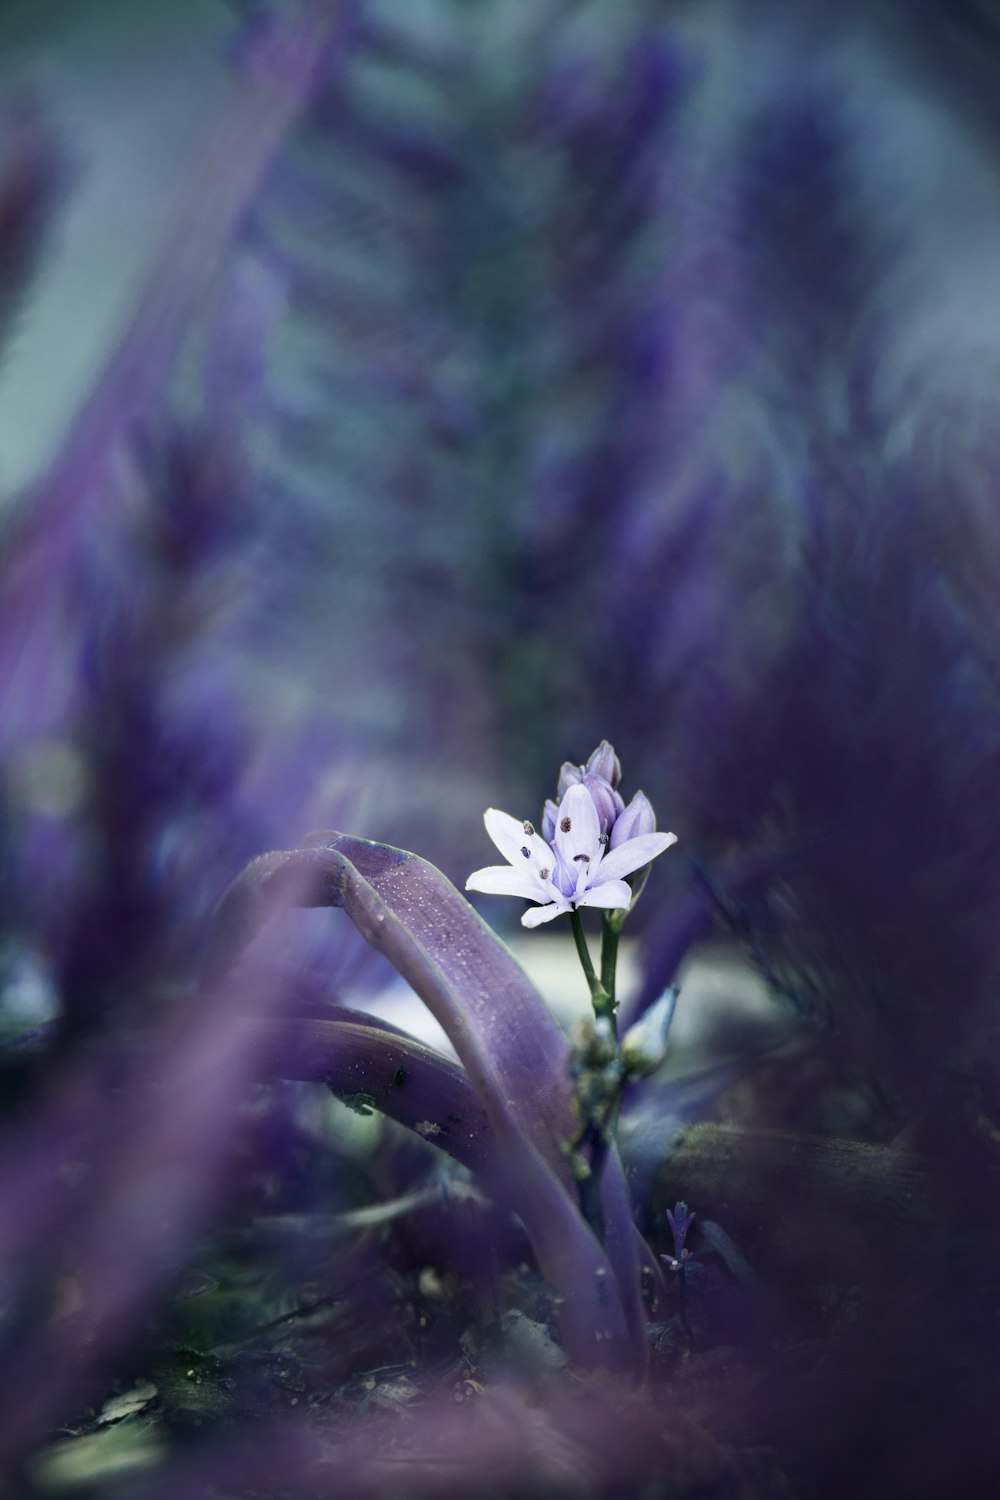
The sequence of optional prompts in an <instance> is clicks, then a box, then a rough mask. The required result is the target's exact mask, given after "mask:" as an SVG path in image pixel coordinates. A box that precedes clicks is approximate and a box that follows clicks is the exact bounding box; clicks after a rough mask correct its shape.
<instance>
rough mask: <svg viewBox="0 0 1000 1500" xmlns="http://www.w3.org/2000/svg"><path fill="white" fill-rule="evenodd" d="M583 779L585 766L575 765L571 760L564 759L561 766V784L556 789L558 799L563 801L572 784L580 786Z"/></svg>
mask: <svg viewBox="0 0 1000 1500" xmlns="http://www.w3.org/2000/svg"><path fill="white" fill-rule="evenodd" d="M582 780H583V767H582V766H574V764H573V762H572V761H571V760H564V761H563V763H562V765H561V766H560V768H559V785H558V789H557V791H556V799H557V801H559V802H561V801H562V799H563V798H564V797H565V795H566V793H567V792H568V791H569V789H570V787H571V786H579V784H580V782H581V781H582Z"/></svg>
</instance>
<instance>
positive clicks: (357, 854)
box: [207, 833, 645, 1368]
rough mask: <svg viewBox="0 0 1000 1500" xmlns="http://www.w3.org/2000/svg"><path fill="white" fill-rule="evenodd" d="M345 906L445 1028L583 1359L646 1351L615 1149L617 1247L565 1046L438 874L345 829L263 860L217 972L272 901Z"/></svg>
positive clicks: (224, 941) (492, 939) (241, 899)
mask: <svg viewBox="0 0 1000 1500" xmlns="http://www.w3.org/2000/svg"><path fill="white" fill-rule="evenodd" d="M275 904H276V905H282V906H283V905H289V904H294V905H301V906H315V905H329V906H340V907H342V908H343V909H344V910H345V911H346V912H347V914H348V916H349V917H350V918H351V920H352V921H353V922H354V924H355V926H356V927H357V928H358V930H359V931H360V932H361V933H362V935H363V936H364V937H365V938H366V939H367V940H368V941H369V942H370V943H371V944H372V945H373V947H375V948H377V949H378V950H379V951H380V952H381V953H383V954H385V956H386V957H387V958H388V959H389V960H390V962H391V963H392V964H393V965H394V967H395V968H396V969H397V970H398V972H399V973H400V974H402V975H403V977H404V978H405V979H406V980H407V981H408V982H409V983H410V984H411V985H412V986H413V988H414V990H415V991H416V992H417V994H418V995H419V996H420V997H421V999H422V1000H423V1001H424V1003H425V1004H426V1005H427V1007H428V1009H429V1010H430V1011H431V1013H432V1014H433V1015H434V1016H435V1018H436V1019H437V1020H438V1021H439V1022H440V1024H441V1025H442V1027H443V1028H444V1030H445V1031H446V1032H447V1034H448V1036H449V1038H450V1040H451V1042H452V1045H453V1046H454V1048H455V1051H456V1052H457V1053H458V1056H459V1059H460V1060H461V1062H462V1064H463V1066H464V1068H465V1071H466V1074H467V1075H468V1078H469V1082H470V1083H471V1085H472V1087H473V1089H474V1090H475V1092H476V1094H477V1095H478V1097H479V1099H480V1101H481V1103H482V1106H483V1109H484V1112H485V1115H486V1118H487V1120H488V1121H489V1124H490V1128H491V1130H492V1132H493V1138H494V1141H495V1143H496V1147H497V1150H498V1151H499V1152H500V1153H501V1154H502V1156H503V1159H504V1163H505V1167H506V1172H507V1176H508V1179H509V1181H510V1182H511V1183H512V1191H513V1194H514V1197H513V1203H514V1206H515V1207H516V1210H517V1212H518V1213H519V1215H520V1217H521V1219H522V1221H523V1223H524V1225H525V1228H526V1230H527V1232H528V1235H529V1237H530V1238H531V1241H532V1244H533V1246H534V1248H535V1253H536V1255H537V1257H538V1261H539V1265H540V1266H541V1269H542V1272H543V1274H544V1275H545V1276H546V1278H547V1279H548V1280H549V1282H550V1284H551V1285H552V1286H553V1287H554V1289H555V1290H556V1291H557V1292H558V1293H560V1294H561V1295H562V1296H563V1298H564V1299H565V1300H564V1309H563V1332H564V1335H565V1338H566V1341H567V1344H568V1346H569V1348H570V1349H571V1352H572V1353H573V1355H574V1357H575V1358H576V1359H577V1360H579V1361H580V1362H581V1363H585V1364H589V1365H609V1364H610V1365H613V1366H618V1367H632V1368H636V1367H639V1366H641V1365H642V1362H643V1360H644V1357H645V1342H644V1334H643V1321H642V1311H641V1304H640V1301H639V1292H638V1271H637V1256H636V1240H635V1231H634V1228H633V1225H632V1222H631V1215H630V1210H629V1203H628V1193H627V1189H626V1186H625V1182H624V1178H623V1175H622V1171H621V1165H620V1162H619V1161H618V1158H617V1156H616V1155H614V1154H613V1153H612V1154H609V1159H608V1162H607V1165H606V1167H605V1171H604V1176H603V1180H602V1197H603V1204H604V1211H605V1217H606V1223H607V1226H608V1252H606V1251H605V1249H604V1248H603V1247H602V1246H601V1245H600V1244H599V1243H598V1242H597V1240H596V1239H595V1237H594V1235H593V1234H592V1233H591V1231H590V1229H589V1228H588V1226H587V1225H586V1223H585V1222H584V1220H583V1218H582V1215H581V1214H580V1211H579V1207H578V1203H577V1197H576V1188H575V1184H574V1183H573V1180H572V1177H571V1174H570V1171H569V1166H568V1162H567V1160H566V1156H565V1152H564V1149H563V1143H564V1142H565V1141H567V1140H568V1139H569V1138H570V1136H571V1135H572V1133H573V1130H574V1125H575V1121H574V1118H573V1115H572V1113H571V1109H570V1085H569V1076H568V1068H567V1049H566V1042H565V1039H564V1037H563V1035H562V1033H561V1031H560V1030H559V1028H558V1026H557V1025H556V1023H555V1021H554V1020H553V1018H552V1017H551V1015H550V1014H549V1012H548V1010H547V1009H546V1007H545V1005H544V1002H543V1001H542V999H541V997H540V996H539V995H538V993H537V991H536V990H535V989H534V987H533V986H532V985H531V983H530V982H529V980H528V979H527V977H526V975H525V974H524V973H523V971H522V970H521V968H520V967H519V965H518V964H517V962H516V961H515V959H514V957H513V955H512V954H511V953H510V951H509V950H508V949H507V948H506V947H505V945H504V944H503V943H502V942H500V940H499V939H498V938H497V937H496V935H495V934H494V933H493V932H492V931H491V930H490V928H488V927H487V926H486V924H485V923H484V922H483V921H482V920H481V919H480V918H479V916H478V915H477V914H476V913H475V912H474V911H473V909H472V908H471V907H470V906H469V904H468V902H467V901H465V899H464V898H463V897H462V896H461V895H460V894H459V892H458V891H457V890H456V889H455V887H454V886H453V885H452V884H451V882H450V881H448V880H447V879H446V878H445V876H444V875H442V874H441V872H440V871H439V870H436V869H435V868H434V867H433V866H432V865H429V864H428V863H427V862H426V861H424V860H422V859H419V858H417V857H416V856H415V855H412V854H408V853H406V852H405V851H403V850H400V849H394V848H391V847H390V846H388V845H385V844H375V843H371V842H369V841H367V840H364V839H357V838H352V837H350V836H348V835H344V834H337V833H321V834H315V835H313V836H312V837H311V839H310V840H309V841H308V845H307V847H304V848H302V849H299V850H292V851H289V852H287V853H284V854H282V853H275V854H268V855H264V856H261V858H260V859H258V860H255V861H253V863H252V864H251V865H250V866H249V867H248V868H247V870H246V871H245V872H244V874H243V875H242V876H241V877H240V878H239V879H238V880H237V881H236V882H235V883H234V886H233V887H232V888H231V890H230V892H229V893H228V894H227V896H226V897H225V898H224V900H223V902H222V903H221V906H220V910H219V914H218V920H217V927H216V932H215V934H214V937H213V943H212V947H211V949H210V952H209V955H208V960H207V964H208V971H209V972H210V973H213V974H214V973H217V972H219V971H220V969H221V968H224V967H225V965H226V963H227V962H228V960H229V957H230V955H231V954H232V953H233V952H235V951H236V950H237V949H238V947H239V946H240V945H241V944H242V942H243V941H245V940H246V937H247V936H248V933H249V931H250V930H252V928H253V926H255V925H256V921H257V920H259V918H260V917H261V916H264V915H266V914H267V912H268V911H269V910H270V909H271V908H272V907H273V906H274V905H275Z"/></svg>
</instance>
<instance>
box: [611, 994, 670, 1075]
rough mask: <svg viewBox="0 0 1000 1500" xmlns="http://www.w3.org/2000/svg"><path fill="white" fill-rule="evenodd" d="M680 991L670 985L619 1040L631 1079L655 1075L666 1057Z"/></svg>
mask: <svg viewBox="0 0 1000 1500" xmlns="http://www.w3.org/2000/svg"><path fill="white" fill-rule="evenodd" d="M678 993H679V991H678V990H677V989H676V988H675V987H674V986H671V988H670V989H668V990H664V992H663V994H662V995H661V996H660V998H659V1000H657V1001H656V1002H655V1004H653V1005H651V1006H650V1007H649V1009H648V1010H647V1011H646V1013H645V1015H644V1016H642V1017H641V1018H640V1019H639V1020H638V1021H636V1023H635V1025H634V1026H630V1027H629V1029H628V1031H626V1033H625V1035H624V1037H623V1038H622V1062H623V1063H624V1064H625V1068H626V1070H627V1072H628V1073H629V1075H630V1076H631V1077H632V1078H645V1077H646V1076H647V1075H648V1074H649V1073H655V1072H656V1069H657V1068H658V1067H659V1066H660V1065H661V1063H662V1062H663V1061H664V1060H665V1058H666V1056H667V1038H668V1036H669V1034H670V1023H671V1021H672V1020H673V1019H674V1010H675V1009H676V1007H677V996H678Z"/></svg>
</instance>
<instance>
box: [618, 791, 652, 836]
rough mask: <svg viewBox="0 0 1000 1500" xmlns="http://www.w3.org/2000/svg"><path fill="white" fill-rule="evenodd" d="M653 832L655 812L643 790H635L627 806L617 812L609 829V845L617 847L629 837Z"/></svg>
mask: <svg viewBox="0 0 1000 1500" xmlns="http://www.w3.org/2000/svg"><path fill="white" fill-rule="evenodd" d="M655 832H656V814H655V813H654V812H653V809H652V806H651V805H650V801H649V798H648V797H647V796H646V795H645V794H644V793H643V792H636V794H635V796H634V797H633V798H632V801H631V802H630V803H629V805H628V807H626V808H625V810H624V811H623V812H621V813H619V814H618V818H617V819H616V821H615V824H614V827H613V828H612V830H611V847H612V849H617V848H618V845H619V844H627V843H628V841H629V839H637V838H641V837H642V836H643V835H644V834H647V833H655Z"/></svg>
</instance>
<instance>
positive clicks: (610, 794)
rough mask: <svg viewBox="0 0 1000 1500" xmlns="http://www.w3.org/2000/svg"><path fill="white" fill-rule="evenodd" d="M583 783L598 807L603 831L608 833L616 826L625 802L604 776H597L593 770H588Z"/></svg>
mask: <svg viewBox="0 0 1000 1500" xmlns="http://www.w3.org/2000/svg"><path fill="white" fill-rule="evenodd" d="M583 785H584V786H585V787H586V788H587V791H588V792H589V793H590V800H591V801H592V802H593V804H594V806H595V807H596V808H597V816H598V818H599V819H600V821H601V832H602V833H607V832H608V831H609V830H610V829H612V828H613V827H614V825H615V822H616V820H617V818H618V817H619V815H620V814H621V812H622V811H623V810H624V807H625V803H624V802H623V801H622V799H621V797H620V796H619V794H618V793H617V792H616V791H614V790H613V788H612V787H611V785H610V784H609V783H608V782H607V781H605V780H604V777H603V776H596V775H595V774H594V773H593V772H592V771H588V772H587V774H586V776H584V778H583Z"/></svg>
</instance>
